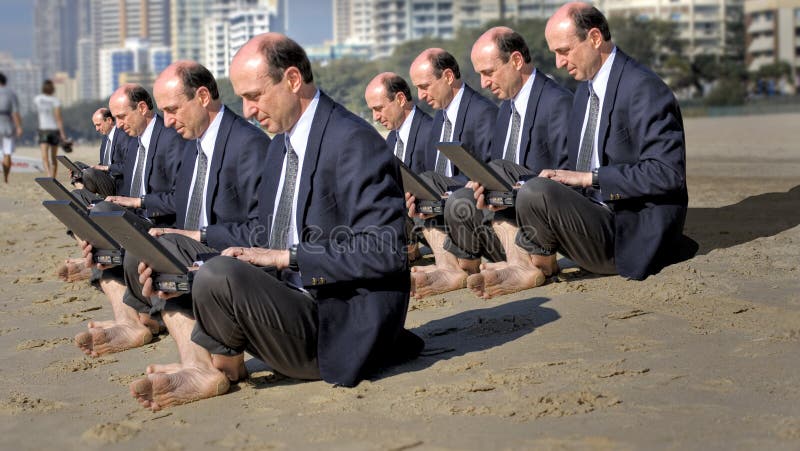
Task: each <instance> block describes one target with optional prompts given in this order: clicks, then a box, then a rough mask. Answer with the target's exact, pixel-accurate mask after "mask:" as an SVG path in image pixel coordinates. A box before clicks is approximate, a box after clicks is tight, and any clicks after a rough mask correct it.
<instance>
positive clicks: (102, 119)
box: [92, 108, 114, 135]
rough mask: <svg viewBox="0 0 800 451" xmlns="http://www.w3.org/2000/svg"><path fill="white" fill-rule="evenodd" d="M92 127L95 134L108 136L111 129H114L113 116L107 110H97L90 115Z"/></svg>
mask: <svg viewBox="0 0 800 451" xmlns="http://www.w3.org/2000/svg"><path fill="white" fill-rule="evenodd" d="M92 125H94V129H95V130H97V133H100V134H101V135H108V134H109V133H110V132H111V129H112V128H114V116H113V115H112V114H111V111H109V109H108V108H98V109H97V111H95V112H94V114H92Z"/></svg>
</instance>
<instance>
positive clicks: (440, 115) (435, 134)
mask: <svg viewBox="0 0 800 451" xmlns="http://www.w3.org/2000/svg"><path fill="white" fill-rule="evenodd" d="M442 125H444V110H436V114H434V115H433V125H432V126H431V136H430V145H429V146H428V148H427V149H425V155H426V157H425V160H426V163H427V164H426V165H425V168H426V169H429V170H431V171H432V170H434V168H435V167H436V156H437V155H438V154H439V150H438V149H437V148H436V143H438V142H439V141H440V138H441V136H442Z"/></svg>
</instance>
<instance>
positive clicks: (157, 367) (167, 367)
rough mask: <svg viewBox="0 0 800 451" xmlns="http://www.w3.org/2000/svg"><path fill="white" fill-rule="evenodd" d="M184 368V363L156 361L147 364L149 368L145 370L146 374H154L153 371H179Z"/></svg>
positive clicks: (170, 372)
mask: <svg viewBox="0 0 800 451" xmlns="http://www.w3.org/2000/svg"><path fill="white" fill-rule="evenodd" d="M181 369H183V365H181V364H180V363H167V364H158V363H154V364H152V365H147V368H146V369H145V370H144V372H145V373H146V374H153V373H168V374H172V373H177V372H178V371H180V370H181Z"/></svg>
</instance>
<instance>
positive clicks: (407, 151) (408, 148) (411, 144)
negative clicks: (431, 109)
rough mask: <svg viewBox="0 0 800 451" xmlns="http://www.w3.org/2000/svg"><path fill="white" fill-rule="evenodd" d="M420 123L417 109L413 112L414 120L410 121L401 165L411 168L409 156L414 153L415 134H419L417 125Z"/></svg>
mask: <svg viewBox="0 0 800 451" xmlns="http://www.w3.org/2000/svg"><path fill="white" fill-rule="evenodd" d="M421 123H422V111H420V110H419V109H417V111H415V112H414V118H413V119H412V120H411V129H410V130H409V131H408V142H407V143H406V148H405V155H403V163H405V164H406V166H408V167H411V154H412V153H413V152H414V144H416V142H417V133H419V124H421Z"/></svg>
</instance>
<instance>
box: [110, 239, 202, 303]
mask: <svg viewBox="0 0 800 451" xmlns="http://www.w3.org/2000/svg"><path fill="white" fill-rule="evenodd" d="M158 241H159V242H160V243H161V244H162V245H163V246H164V247H165V248H166V249H167V250H168V251H169V252H170V253H171V254H172V255H174V256H175V257H177V259H178V260H179V261H180V262H181V263H183V264H184V265H186V267H189V266H191V265H192V263H193V262H195V261H196V260H197V255H198V254H204V253H209V252H214V249H212V248H210V247H208V246H206V245H204V244H202V243H200V242H199V241H195V240H193V239H191V238H188V237H185V236H183V235H178V234H167V235H162V236H161V237H159V239H158ZM140 261H141V259H140V258H139V257H138V256H136V255H133V254H131V253H130V252H127V253H126V254H125V259H124V260H123V262H122V265H123V271H124V273H125V286H126V288H127V290H126V291H125V295H124V297H123V301H124V302H125V304H127V305H129V306H131V307H133V308H134V309H136V311H138V312H140V313H149V314H151V315H154V314H156V313H159V312H161V311H163V310H166V311H178V312H181V313H185V314H186V315H188V316H192V297H191V295H190V294H188V293H187V294H184V295H181V296H178V297H175V298H172V299H169V300H166V301H165V300H163V299H161V298H159V297H158V296H150V297H149V298H148V297H146V296H144V295H142V284H141V283H140V282H139V270H138V266H139V262H140Z"/></svg>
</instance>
